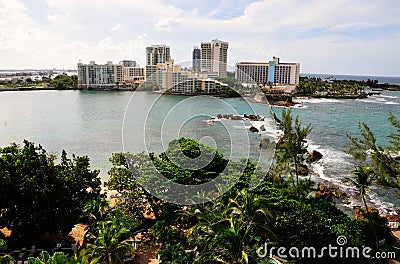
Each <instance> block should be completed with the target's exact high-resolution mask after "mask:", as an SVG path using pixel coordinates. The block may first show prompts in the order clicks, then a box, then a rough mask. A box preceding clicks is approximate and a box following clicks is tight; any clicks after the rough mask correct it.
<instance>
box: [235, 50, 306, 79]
mask: <svg viewBox="0 0 400 264" xmlns="http://www.w3.org/2000/svg"><path fill="white" fill-rule="evenodd" d="M299 76H300V63H281V62H280V61H279V58H277V57H273V58H272V60H271V61H269V62H238V63H236V67H235V78H236V80H237V81H238V82H241V83H261V84H265V83H267V82H271V83H275V84H288V85H298V84H299Z"/></svg>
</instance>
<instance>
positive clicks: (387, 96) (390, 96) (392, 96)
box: [376, 94, 400, 99]
mask: <svg viewBox="0 0 400 264" xmlns="http://www.w3.org/2000/svg"><path fill="white" fill-rule="evenodd" d="M376 97H383V98H389V99H396V98H400V97H399V96H394V95H384V94H380V95H376Z"/></svg>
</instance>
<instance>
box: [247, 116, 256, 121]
mask: <svg viewBox="0 0 400 264" xmlns="http://www.w3.org/2000/svg"><path fill="white" fill-rule="evenodd" d="M247 118H248V119H250V120H251V121H258V118H257V116H255V115H248V116H247Z"/></svg>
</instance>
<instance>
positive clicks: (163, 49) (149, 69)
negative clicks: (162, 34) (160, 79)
mask: <svg viewBox="0 0 400 264" xmlns="http://www.w3.org/2000/svg"><path fill="white" fill-rule="evenodd" d="M169 61H171V49H170V47H169V46H167V45H165V44H162V45H152V46H151V47H147V48H146V81H147V82H149V83H156V77H155V74H156V72H157V64H158V63H168V62H169Z"/></svg>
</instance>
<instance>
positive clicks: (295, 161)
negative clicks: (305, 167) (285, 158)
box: [294, 155, 299, 184]
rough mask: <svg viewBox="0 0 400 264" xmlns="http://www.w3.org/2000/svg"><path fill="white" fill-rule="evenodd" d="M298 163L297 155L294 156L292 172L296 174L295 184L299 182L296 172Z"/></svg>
mask: <svg viewBox="0 0 400 264" xmlns="http://www.w3.org/2000/svg"><path fill="white" fill-rule="evenodd" d="M297 167H298V165H297V155H296V156H295V157H294V172H295V174H296V184H299V173H298V168H297Z"/></svg>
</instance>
